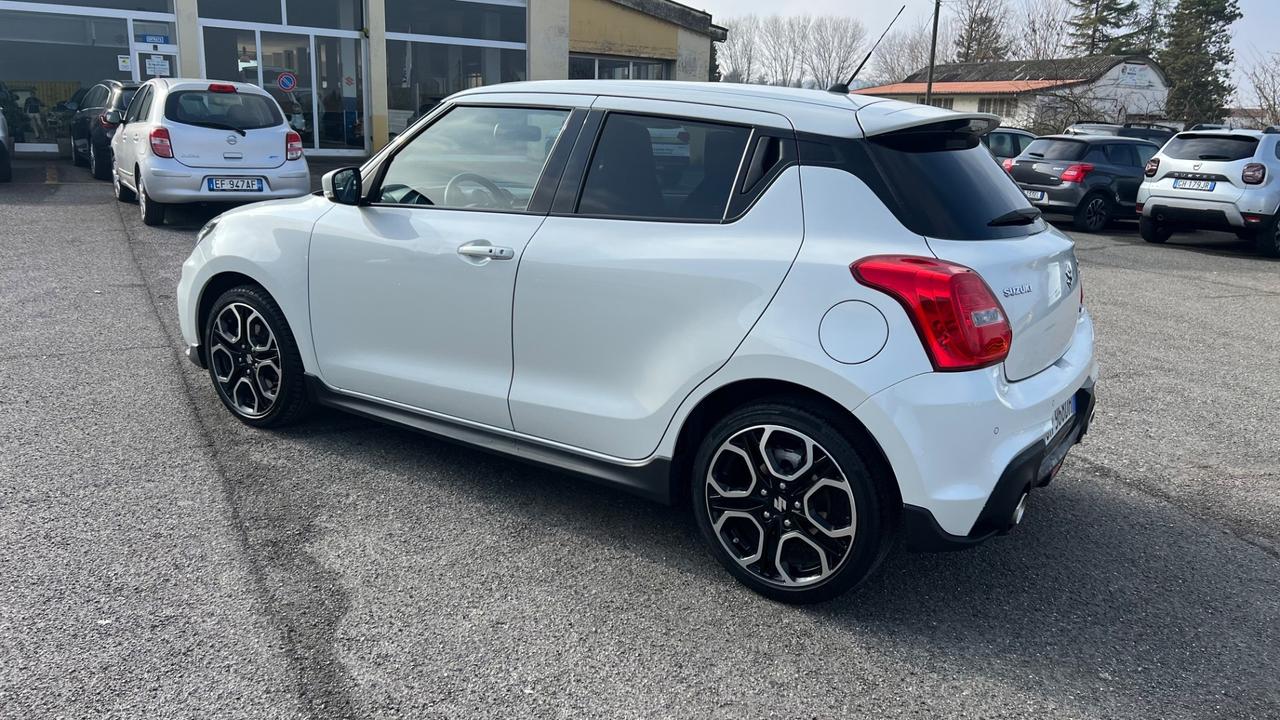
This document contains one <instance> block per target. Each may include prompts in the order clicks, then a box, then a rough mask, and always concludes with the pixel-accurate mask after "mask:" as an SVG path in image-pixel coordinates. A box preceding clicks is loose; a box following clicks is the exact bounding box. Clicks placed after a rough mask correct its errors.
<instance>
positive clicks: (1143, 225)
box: [1138, 216, 1173, 245]
mask: <svg viewBox="0 0 1280 720" xmlns="http://www.w3.org/2000/svg"><path fill="white" fill-rule="evenodd" d="M1138 234H1139V235H1141V236H1142V239H1143V240H1146V241H1147V242H1149V243H1156V244H1157V245H1159V244H1161V243H1165V242H1168V241H1169V238H1171V237H1173V231H1172V230H1170V229H1169V228H1167V227H1165V226H1164V225H1161V224H1160V223H1158V222H1156V221H1155V220H1152V219H1151V218H1149V217H1145V216H1144V217H1140V218H1138Z"/></svg>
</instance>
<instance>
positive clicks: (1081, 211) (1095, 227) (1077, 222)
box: [1071, 195, 1112, 233]
mask: <svg viewBox="0 0 1280 720" xmlns="http://www.w3.org/2000/svg"><path fill="white" fill-rule="evenodd" d="M1111 214H1112V213H1111V201H1110V200H1108V199H1107V197H1106V196H1105V195H1089V196H1088V197H1086V198H1085V199H1084V200H1083V201H1081V203H1080V205H1079V206H1078V207H1077V208H1076V213H1075V216H1074V217H1073V218H1072V219H1071V222H1072V225H1074V226H1075V229H1077V230H1083V231H1085V232H1092V233H1096V232H1102V231H1103V230H1105V229H1106V227H1107V223H1109V222H1111Z"/></svg>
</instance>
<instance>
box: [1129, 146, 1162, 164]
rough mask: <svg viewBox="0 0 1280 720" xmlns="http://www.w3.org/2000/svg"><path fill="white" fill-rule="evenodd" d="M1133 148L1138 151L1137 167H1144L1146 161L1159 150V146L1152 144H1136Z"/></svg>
mask: <svg viewBox="0 0 1280 720" xmlns="http://www.w3.org/2000/svg"><path fill="white" fill-rule="evenodd" d="M1134 150H1137V151H1138V167H1146V166H1147V161H1148V160H1150V159H1151V158H1153V157H1155V156H1156V153H1158V152H1160V148H1158V147H1156V146H1154V145H1138V146H1136V147H1134Z"/></svg>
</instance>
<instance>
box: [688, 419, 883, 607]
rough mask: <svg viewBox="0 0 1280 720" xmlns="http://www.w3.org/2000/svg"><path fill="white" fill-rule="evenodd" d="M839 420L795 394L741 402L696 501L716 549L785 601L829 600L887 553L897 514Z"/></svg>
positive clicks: (715, 435)
mask: <svg viewBox="0 0 1280 720" xmlns="http://www.w3.org/2000/svg"><path fill="white" fill-rule="evenodd" d="M843 425H844V423H843V421H842V420H841V419H840V418H837V417H834V416H828V414H827V413H824V412H821V411H820V410H819V411H815V410H811V409H805V408H801V407H799V406H798V405H794V404H792V403H790V402H788V401H785V400H782V401H777V402H761V403H756V404H751V405H747V406H745V407H743V408H740V409H738V410H736V411H734V412H732V413H730V414H729V415H728V416H727V417H725V418H724V419H723V420H721V421H720V422H718V423H716V425H715V426H714V427H713V428H712V429H711V431H710V432H709V433H708V434H707V436H706V437H705V438H704V440H703V442H702V445H701V447H700V448H699V450H698V454H697V457H696V458H695V460H694V465H693V472H694V475H693V480H692V482H691V483H690V486H691V500H692V506H693V511H694V514H695V516H696V518H697V522H698V527H699V529H700V530H701V531H702V535H703V537H704V538H705V539H706V541H707V543H708V544H709V545H710V548H711V552H712V554H713V555H715V556H716V559H717V560H719V561H720V563H721V564H722V565H724V567H725V568H726V569H727V570H728V571H729V572H730V573H731V574H732V575H733V576H734V577H735V578H737V579H738V580H739V581H740V582H742V583H743V584H744V585H746V586H747V587H750V588H751V589H752V590H755V591H756V592H758V593H760V594H762V595H764V596H766V597H769V598H772V599H774V600H780V601H782V602H789V603H810V602H820V601H823V600H829V599H831V598H834V597H836V596H837V595H840V594H841V593H843V592H845V591H847V590H849V589H851V588H853V587H855V586H856V585H858V584H859V583H861V582H862V581H863V580H864V579H866V577H867V576H868V575H870V574H871V572H872V571H874V570H875V568H876V567H877V566H878V565H879V563H880V561H881V560H883V558H884V555H885V553H886V552H887V550H888V547H889V540H890V536H891V533H892V528H893V523H892V522H891V515H890V513H892V512H894V510H893V508H892V502H891V501H890V500H889V498H888V495H887V493H886V492H885V490H884V488H883V486H882V485H881V484H880V483H878V482H877V481H876V479H875V478H873V477H872V476H871V474H870V472H869V471H868V469H867V464H866V463H865V462H863V459H862V457H861V456H860V455H859V453H858V451H857V450H856V449H855V447H854V446H853V444H852V443H851V442H850V441H849V440H848V439H847V438H846V437H845V436H844V435H843V434H842V433H841V432H840V431H839V429H838V428H840V427H842V426H843Z"/></svg>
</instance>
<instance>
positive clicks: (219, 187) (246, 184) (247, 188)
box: [209, 178, 262, 192]
mask: <svg viewBox="0 0 1280 720" xmlns="http://www.w3.org/2000/svg"><path fill="white" fill-rule="evenodd" d="M209 191H210V192H262V178H209Z"/></svg>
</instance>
